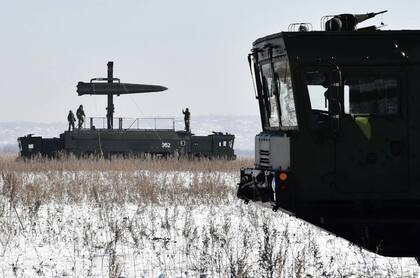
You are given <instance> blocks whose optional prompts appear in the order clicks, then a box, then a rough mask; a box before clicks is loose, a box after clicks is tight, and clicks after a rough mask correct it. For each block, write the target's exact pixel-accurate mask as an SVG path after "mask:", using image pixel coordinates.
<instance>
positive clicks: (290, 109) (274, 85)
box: [260, 59, 297, 129]
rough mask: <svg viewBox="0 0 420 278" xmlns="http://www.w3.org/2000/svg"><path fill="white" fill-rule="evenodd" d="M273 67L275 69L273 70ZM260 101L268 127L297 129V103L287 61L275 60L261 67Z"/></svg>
mask: <svg viewBox="0 0 420 278" xmlns="http://www.w3.org/2000/svg"><path fill="white" fill-rule="evenodd" d="M271 65H273V69H272V68H271ZM261 83H262V84H261V85H262V86H261V87H262V92H261V94H260V96H262V98H260V101H262V102H263V105H262V107H263V108H264V109H265V111H264V112H265V113H264V114H265V115H267V122H266V123H265V126H266V127H269V128H281V129H295V128H296V127H297V118H296V109H295V101H294V97H293V89H292V81H291V75H290V70H289V65H288V62H287V60H285V59H283V60H275V61H274V62H273V63H270V62H268V63H265V64H263V65H262V66H261Z"/></svg>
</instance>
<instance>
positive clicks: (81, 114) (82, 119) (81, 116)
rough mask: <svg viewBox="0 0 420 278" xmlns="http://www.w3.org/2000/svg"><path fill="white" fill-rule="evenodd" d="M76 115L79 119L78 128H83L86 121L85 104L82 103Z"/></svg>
mask: <svg viewBox="0 0 420 278" xmlns="http://www.w3.org/2000/svg"><path fill="white" fill-rule="evenodd" d="M76 116H77V120H78V121H79V123H78V128H79V129H81V128H82V126H83V123H84V122H85V116H86V115H85V111H83V105H80V106H79V108H78V109H77V111H76Z"/></svg>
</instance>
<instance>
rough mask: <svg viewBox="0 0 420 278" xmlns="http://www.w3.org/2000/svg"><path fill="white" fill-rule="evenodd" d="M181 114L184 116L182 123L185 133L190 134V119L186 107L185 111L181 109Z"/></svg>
mask: <svg viewBox="0 0 420 278" xmlns="http://www.w3.org/2000/svg"><path fill="white" fill-rule="evenodd" d="M182 114H184V122H185V131H186V132H191V130H190V118H191V113H190V111H189V110H188V107H187V108H186V109H185V111H184V109H182Z"/></svg>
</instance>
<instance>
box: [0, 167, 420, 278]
mask: <svg viewBox="0 0 420 278" xmlns="http://www.w3.org/2000/svg"><path fill="white" fill-rule="evenodd" d="M14 174H15V175H16V176H17V180H18V181H19V186H18V187H17V189H16V193H15V194H16V195H13V194H12V193H10V192H9V191H8V188H7V184H6V180H5V179H4V178H0V193H1V194H0V273H1V276H3V277H10V276H17V277H34V276H49V277H64V276H72V277H85V276H91V277H103V276H110V277H198V276H201V277H226V276H231V275H232V276H235V277H237V276H250V277H270V276H271V275H273V277H321V276H324V277H418V276H419V275H420V268H419V267H418V266H417V264H416V262H415V260H414V259H412V258H385V257H381V256H378V255H375V254H373V253H370V252H367V251H364V250H361V249H360V248H358V247H356V246H353V245H352V244H350V243H348V242H347V241H345V240H343V239H340V238H337V237H335V236H333V235H329V234H328V233H326V232H324V231H321V230H320V229H318V228H316V227H314V226H312V225H309V224H307V223H304V222H302V221H300V220H298V219H296V218H294V217H291V216H288V215H286V214H283V213H281V212H273V211H271V210H267V209H265V208H262V207H260V206H258V205H255V204H248V205H245V204H244V203H243V202H241V201H240V200H238V199H237V198H236V196H235V188H236V182H237V181H238V179H239V176H238V173H232V172H216V173H209V172H188V171H185V172H184V171H170V172H158V171H136V172H134V173H126V172H116V171H108V172H95V171H91V172H90V171H77V172H67V171H59V172H54V171H50V172H37V173H14ZM150 188H155V189H156V191H155V192H151V193H150V192H149V191H146V193H148V194H149V193H150V194H149V195H143V194H144V193H145V192H143V190H146V189H147V190H150ZM153 194H154V195H153ZM152 195H153V196H155V198H154V197H152ZM13 196H15V197H13Z"/></svg>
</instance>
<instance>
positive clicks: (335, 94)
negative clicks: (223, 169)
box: [238, 22, 420, 257]
mask: <svg viewBox="0 0 420 278" xmlns="http://www.w3.org/2000/svg"><path fill="white" fill-rule="evenodd" d="M330 25H331V22H330ZM343 26H344V24H343ZM299 29H300V30H303V31H301V32H281V33H277V34H273V35H269V36H266V37H263V38H260V39H258V40H256V41H255V42H254V44H253V47H252V50H251V53H250V55H249V62H250V66H251V69H252V73H253V76H254V82H255V88H256V99H257V101H258V105H259V110H260V118H261V126H262V131H261V133H259V134H258V135H256V137H255V167H254V168H244V169H241V180H240V183H239V187H238V197H239V198H241V199H243V200H245V202H250V201H254V202H259V203H261V204H263V205H265V206H268V207H270V208H271V209H273V210H282V211H284V212H286V213H288V214H290V215H294V216H296V217H298V218H300V219H302V220H304V221H307V222H309V223H312V224H314V225H316V226H318V227H321V228H322V229H325V230H327V231H329V232H331V233H333V234H336V235H337V236H340V237H343V238H345V239H347V240H349V241H351V242H353V243H355V244H357V245H359V246H361V247H363V248H365V249H367V250H370V251H372V252H375V253H378V254H381V255H385V256H401V257H404V256H406V257H407V256H409V257H411V256H412V257H420V239H418V237H417V235H418V233H419V232H420V215H419V214H418V209H419V207H420V174H419V173H420V171H418V170H419V169H418V161H417V157H420V156H419V155H420V143H419V142H420V138H419V137H420V120H419V119H420V115H418V114H419V113H420V109H419V108H420V95H419V94H418V92H419V91H420V83H419V82H418V76H420V31H406V30H403V31H380V30H377V29H375V28H367V29H363V30H357V29H350V30H336V29H334V28H329V30H321V31H308V30H307V29H305V28H302V29H301V28H299ZM326 29H328V28H326Z"/></svg>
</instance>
